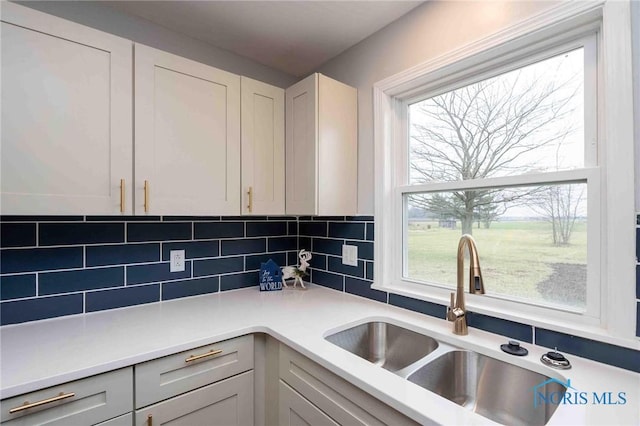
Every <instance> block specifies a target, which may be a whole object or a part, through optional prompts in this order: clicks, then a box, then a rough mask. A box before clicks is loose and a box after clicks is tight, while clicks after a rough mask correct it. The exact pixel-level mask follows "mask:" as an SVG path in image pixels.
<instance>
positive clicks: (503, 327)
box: [467, 312, 533, 343]
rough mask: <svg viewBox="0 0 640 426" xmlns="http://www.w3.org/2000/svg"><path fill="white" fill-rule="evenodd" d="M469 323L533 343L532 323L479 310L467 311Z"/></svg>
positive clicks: (471, 325) (485, 329)
mask: <svg viewBox="0 0 640 426" xmlns="http://www.w3.org/2000/svg"><path fill="white" fill-rule="evenodd" d="M467 324H468V325H469V327H474V328H479V329H480V330H484V331H489V332H491V333H495V334H501V335H503V336H506V337H510V338H512V339H516V340H519V341H521V342H528V343H533V327H532V326H530V325H525V324H520V323H517V322H514V321H508V320H505V319H502V318H495V317H491V316H489V315H483V314H479V313H477V312H467Z"/></svg>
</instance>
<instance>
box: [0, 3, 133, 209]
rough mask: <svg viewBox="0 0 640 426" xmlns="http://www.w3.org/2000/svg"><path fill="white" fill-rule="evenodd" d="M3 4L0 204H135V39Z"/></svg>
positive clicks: (33, 206)
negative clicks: (132, 55) (133, 65)
mask: <svg viewBox="0 0 640 426" xmlns="http://www.w3.org/2000/svg"><path fill="white" fill-rule="evenodd" d="M0 7H1V11H2V13H1V17H2V18H1V19H2V23H1V26H2V28H1V31H2V35H1V39H2V45H1V52H2V53H1V55H2V68H1V74H2V81H1V85H2V91H1V92H2V94H1V104H2V114H1V115H2V119H1V129H2V138H1V153H0V157H1V164H0V169H1V178H0V181H1V191H0V192H1V194H2V195H1V200H0V202H1V205H2V209H1V213H2V214H15V215H19V214H39V215H41V214H83V215H84V214H119V213H121V210H122V213H129V214H130V213H131V212H132V205H131V204H132V203H130V202H128V200H131V188H132V149H131V144H132V140H131V133H132V131H131V129H132V127H131V126H132V124H131V120H132V114H131V108H132V100H131V90H132V87H131V82H132V76H131V67H132V62H131V59H132V58H131V49H132V43H131V42H130V41H127V40H124V39H121V38H118V37H115V36H112V35H109V34H106V33H103V32H100V31H97V30H94V29H91V28H87V27H84V26H82V25H78V24H75V23H72V22H69V21H66V20H63V19H60V18H56V17H53V16H50V15H47V14H44V13H40V12H37V11H34V10H32V9H29V8H27V7H23V6H19V5H16V4H13V3H8V2H4V1H3V2H2V3H1V5H0ZM121 182H122V183H123V186H122V188H121ZM121 195H122V196H123V197H122V199H121Z"/></svg>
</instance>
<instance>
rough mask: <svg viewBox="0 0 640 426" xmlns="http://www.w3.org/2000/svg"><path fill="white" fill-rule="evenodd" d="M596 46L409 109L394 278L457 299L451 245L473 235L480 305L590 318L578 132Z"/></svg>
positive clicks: (590, 129) (587, 111)
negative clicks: (511, 303)
mask: <svg viewBox="0 0 640 426" xmlns="http://www.w3.org/2000/svg"><path fill="white" fill-rule="evenodd" d="M595 44H596V36H595V35H592V36H590V37H588V38H582V39H580V40H577V41H575V42H574V43H572V44H569V45H566V46H560V47H557V48H555V49H553V50H551V51H548V52H545V53H546V54H547V55H549V56H550V57H548V58H545V59H542V60H537V59H538V57H539V55H538V57H534V58H533V59H534V60H535V62H533V63H526V65H522V66H520V65H519V64H507V65H506V66H507V67H509V68H513V69H509V70H508V71H505V72H500V73H498V74H497V75H494V76H491V77H487V78H482V79H481V80H479V81H475V82H472V83H467V84H464V85H461V86H459V87H455V88H453V89H451V90H449V89H445V91H443V90H442V89H441V90H440V91H439V92H437V93H438V94H435V95H428V96H427V97H426V98H424V99H421V100H419V101H415V102H414V101H409V102H407V106H406V107H407V109H408V111H407V112H408V114H407V117H408V119H407V121H408V131H407V138H406V141H405V143H406V144H407V149H406V151H405V152H407V153H408V155H407V162H408V167H407V169H408V176H407V177H406V181H407V183H408V185H406V186H403V187H402V189H401V193H402V197H403V203H404V212H405V217H404V221H403V222H404V223H403V227H404V229H403V233H404V235H405V239H404V241H403V246H404V247H403V248H404V256H403V264H404V271H403V272H404V273H403V278H404V279H406V280H411V281H413V282H417V283H424V284H430V285H436V286H441V287H448V288H455V284H456V271H455V269H454V268H452V265H455V264H456V253H457V242H458V239H459V238H460V236H461V235H462V234H472V235H473V236H474V238H475V239H476V242H477V244H478V249H479V251H480V254H481V259H482V262H481V266H482V267H483V276H484V279H485V282H486V283H487V285H486V286H485V290H486V292H487V294H488V295H490V296H499V297H507V298H509V299H510V300H520V301H522V302H526V303H533V304H539V305H553V306H555V307H557V308H561V309H567V310H571V311H578V312H582V313H586V314H589V315H591V316H596V315H597V313H598V311H597V307H598V306H599V293H598V291H594V292H593V294H592V293H591V292H588V291H587V287H588V286H587V281H588V275H589V278H591V279H596V276H597V272H598V268H597V267H596V268H594V267H593V266H595V265H597V262H594V263H591V265H593V266H591V267H590V268H589V269H593V270H592V271H588V268H587V257H588V249H589V246H590V244H589V242H590V241H591V240H593V239H590V238H589V235H588V228H589V226H588V224H589V221H596V220H597V215H596V217H593V215H589V214H588V210H589V209H588V206H589V202H588V201H589V199H588V197H587V195H588V193H590V194H591V196H592V197H593V198H594V200H592V202H591V206H592V207H595V208H597V206H598V205H599V202H598V199H597V195H594V194H598V193H599V191H598V190H597V189H596V188H589V187H590V186H594V187H595V186H596V185H597V184H598V183H597V182H596V180H595V179H594V180H591V181H589V180H588V175H589V170H588V169H587V166H591V167H597V151H596V149H595V148H596V145H594V144H591V143H589V142H590V141H592V140H594V139H596V135H595V133H596V129H595V126H588V125H587V126H585V121H586V120H585V116H593V115H594V114H595V110H596V98H595V96H589V97H587V96H585V94H589V95H592V94H593V93H595V92H596V79H595V78H590V74H589V73H588V72H585V69H587V70H588V69H589V68H593V67H594V65H593V64H595V63H596V49H595ZM558 51H559V52H560V53H558ZM527 60H528V61H531V60H532V59H531V58H525V59H524V61H527ZM499 71H501V70H500V69H499V70H497V71H496V72H499ZM585 86H587V88H586V90H585ZM560 171H572V172H571V173H562V174H559V173H557V172H560ZM594 174H597V172H596V173H594ZM514 178H515V179H514ZM516 179H517V180H516ZM470 181H472V182H473V185H471V186H470V185H469V182H470ZM525 182H526V183H525ZM549 182H553V183H549ZM442 184H446V186H447V190H441V189H440V190H439V189H437V186H440V187H442V186H441V185H442ZM433 188H436V189H433ZM589 189H591V190H589ZM592 197H590V198H592ZM591 228H598V226H597V225H595V226H592V227H591ZM594 241H595V240H594ZM591 246H593V244H591ZM598 250H599V247H592V250H591V251H592V252H593V253H592V259H597V258H598V257H599V253H598ZM591 288H594V289H596V290H597V286H591ZM587 300H589V301H590V302H591V303H590V304H589V307H593V308H595V310H593V311H588V309H587V308H588V305H587Z"/></svg>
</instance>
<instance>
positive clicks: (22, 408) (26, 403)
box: [9, 392, 76, 414]
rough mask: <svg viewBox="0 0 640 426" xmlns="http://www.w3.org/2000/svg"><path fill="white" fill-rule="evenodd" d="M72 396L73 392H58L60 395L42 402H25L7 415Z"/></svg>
mask: <svg viewBox="0 0 640 426" xmlns="http://www.w3.org/2000/svg"><path fill="white" fill-rule="evenodd" d="M74 396H76V394H75V393H73V392H69V393H64V392H60V395H58V396H54V397H51V398H47V399H43V400H42V401H38V402H31V403H30V402H29V401H25V403H24V404H23V405H21V406H19V407H15V408H12V409H11V410H9V414H13V413H17V412H19V411H22V410H28V409H29V408H33V407H39V406H41V405H45V404H49V403H51V402H56V401H62V400H63V399H67V398H71V397H74Z"/></svg>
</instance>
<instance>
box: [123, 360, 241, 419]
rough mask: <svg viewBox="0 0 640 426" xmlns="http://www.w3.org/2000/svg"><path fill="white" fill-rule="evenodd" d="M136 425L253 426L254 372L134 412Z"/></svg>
mask: <svg viewBox="0 0 640 426" xmlns="http://www.w3.org/2000/svg"><path fill="white" fill-rule="evenodd" d="M135 417H136V425H149V426H151V425H153V426H161V425H166V424H171V425H172V426H180V425H184V426H196V425H207V426H218V425H219V426H234V425H252V424H253V371H247V372H246V373H242V374H240V375H238V376H234V377H231V378H229V379H225V380H222V381H220V382H217V383H214V384H212V385H209V386H205V387H203V388H200V389H197V390H194V391H191V392H188V393H185V394H182V395H180V396H177V397H175V398H171V399H169V400H167V401H164V402H161V403H159V404H155V405H152V406H150V407H147V408H145V409H142V410H138V411H136V415H135Z"/></svg>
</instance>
